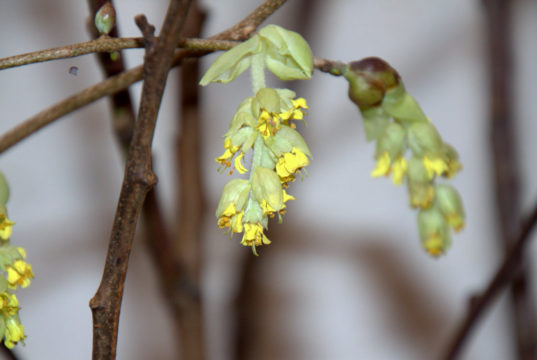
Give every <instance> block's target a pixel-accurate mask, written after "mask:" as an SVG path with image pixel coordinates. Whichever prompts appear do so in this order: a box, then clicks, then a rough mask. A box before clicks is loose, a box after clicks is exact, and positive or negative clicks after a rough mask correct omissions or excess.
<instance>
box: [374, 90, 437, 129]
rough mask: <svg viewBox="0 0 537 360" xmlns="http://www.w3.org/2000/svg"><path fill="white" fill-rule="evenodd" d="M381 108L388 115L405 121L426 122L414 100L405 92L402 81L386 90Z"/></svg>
mask: <svg viewBox="0 0 537 360" xmlns="http://www.w3.org/2000/svg"><path fill="white" fill-rule="evenodd" d="M382 108H383V109H384V111H386V113H388V114H389V115H390V116H392V117H394V118H396V119H397V120H399V121H402V122H406V123H413V122H428V119H427V117H426V116H425V114H424V113H423V111H422V110H421V108H420V106H419V105H418V103H417V102H416V100H415V99H414V98H413V97H412V96H410V94H409V93H407V92H406V90H405V87H404V85H403V83H402V82H401V83H400V84H399V85H398V86H397V87H395V88H393V89H390V90H388V91H386V94H385V96H384V99H383V101H382Z"/></svg>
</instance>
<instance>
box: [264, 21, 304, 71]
mask: <svg viewBox="0 0 537 360" xmlns="http://www.w3.org/2000/svg"><path fill="white" fill-rule="evenodd" d="M258 35H259V37H260V38H261V39H262V41H263V43H264V45H265V49H264V51H265V52H264V55H265V65H266V66H267V68H268V69H269V70H270V71H271V72H272V73H273V74H274V75H276V76H277V77H278V78H279V79H280V80H284V81H286V80H299V79H309V78H311V74H312V73H313V54H312V52H311V49H310V47H309V45H308V43H307V42H306V40H304V38H303V37H302V36H300V34H298V33H296V32H294V31H289V30H286V29H284V28H282V27H280V26H277V25H267V26H265V27H264V28H262V29H261V30H259V33H258Z"/></svg>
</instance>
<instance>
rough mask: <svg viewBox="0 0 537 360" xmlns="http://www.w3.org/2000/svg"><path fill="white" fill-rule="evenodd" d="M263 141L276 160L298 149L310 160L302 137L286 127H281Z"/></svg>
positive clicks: (309, 154)
mask: <svg viewBox="0 0 537 360" xmlns="http://www.w3.org/2000/svg"><path fill="white" fill-rule="evenodd" d="M265 141H266V145H267V146H268V147H269V148H270V150H271V151H272V152H273V153H274V155H276V157H278V158H279V157H280V156H282V154H284V153H286V152H291V150H292V149H293V148H297V149H299V150H300V151H302V152H303V153H304V154H306V155H307V156H309V157H310V158H311V152H310V149H309V148H308V145H307V144H306V141H305V140H304V138H303V137H302V135H300V134H299V132H298V131H296V130H295V129H293V128H291V127H289V126H287V125H282V126H281V128H280V130H278V132H277V133H276V135H274V136H270V137H269V138H267V140H265Z"/></svg>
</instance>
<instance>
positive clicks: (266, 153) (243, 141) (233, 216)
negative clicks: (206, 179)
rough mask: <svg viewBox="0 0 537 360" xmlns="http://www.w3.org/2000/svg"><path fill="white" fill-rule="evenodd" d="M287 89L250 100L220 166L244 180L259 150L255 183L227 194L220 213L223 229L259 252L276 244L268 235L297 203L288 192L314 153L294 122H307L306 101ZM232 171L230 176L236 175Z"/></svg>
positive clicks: (233, 186) (229, 188) (239, 184)
mask: <svg viewBox="0 0 537 360" xmlns="http://www.w3.org/2000/svg"><path fill="white" fill-rule="evenodd" d="M294 97H295V94H294V93H293V92H292V91H290V90H285V89H271V88H263V89H260V90H259V91H258V92H257V94H256V96H254V97H249V98H247V99H245V100H244V101H243V102H242V103H241V105H240V106H239V108H238V109H237V112H236V113H235V115H234V116H233V119H232V120H231V124H230V128H229V131H228V132H227V133H226V134H225V140H224V148H225V152H224V154H222V155H221V156H220V157H218V158H216V161H217V162H218V163H220V164H221V166H223V167H224V168H231V167H232V159H233V157H235V160H234V161H233V165H234V168H235V169H236V170H237V171H238V172H239V173H241V174H244V173H246V172H247V171H248V169H247V168H246V167H245V166H244V165H243V164H242V162H241V161H242V159H243V157H244V154H246V153H247V152H248V151H249V150H250V149H253V154H252V156H253V159H252V166H251V169H250V170H251V175H250V179H249V180H246V179H233V180H231V181H229V182H228V183H227V184H226V186H225V187H224V190H223V191H222V197H221V198H220V203H219V204H218V208H217V210H216V217H217V218H218V226H219V227H221V228H229V229H230V231H231V233H244V234H243V237H242V241H241V244H243V245H245V246H251V247H252V248H253V249H254V252H255V247H256V246H259V245H267V244H270V240H269V239H268V238H267V237H266V236H265V234H264V231H263V229H265V228H267V224H268V219H269V218H273V217H274V216H275V215H278V217H279V219H280V221H281V215H282V214H283V213H285V209H286V205H285V203H286V202H287V201H289V200H294V199H295V198H294V197H293V196H291V195H289V194H287V192H286V191H285V189H286V188H287V187H288V184H289V182H292V181H294V180H295V176H296V174H297V173H300V172H301V171H302V170H303V169H304V167H305V166H307V165H308V164H309V158H308V157H311V153H310V150H309V149H308V146H307V145H306V142H305V141H304V139H303V138H302V136H301V135H300V134H299V133H298V132H297V131H296V130H295V124H294V123H293V122H292V121H293V120H302V119H303V117H304V111H303V109H307V105H306V101H305V100H304V99H302V98H298V99H296V100H295V99H294ZM231 172H232V170H231V171H230V173H231Z"/></svg>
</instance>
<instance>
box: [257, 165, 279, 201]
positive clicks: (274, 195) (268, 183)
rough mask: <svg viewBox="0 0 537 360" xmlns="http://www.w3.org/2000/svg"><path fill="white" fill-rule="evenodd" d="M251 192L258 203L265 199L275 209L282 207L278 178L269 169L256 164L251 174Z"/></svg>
mask: <svg viewBox="0 0 537 360" xmlns="http://www.w3.org/2000/svg"><path fill="white" fill-rule="evenodd" d="M252 192H253V194H254V196H255V198H256V200H257V202H258V203H262V202H263V200H265V201H266V202H267V203H268V204H269V205H270V207H272V208H273V209H274V210H275V211H280V210H281V209H282V207H283V192H282V184H281V182H280V178H279V177H278V175H276V173H275V172H274V171H272V170H271V169H268V168H265V167H262V166H258V167H257V168H256V169H255V172H254V174H253V176H252Z"/></svg>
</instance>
